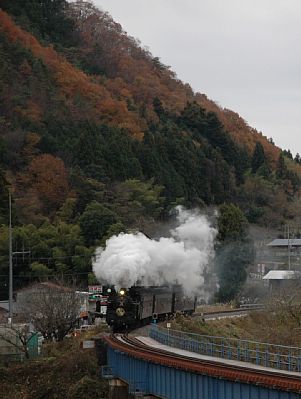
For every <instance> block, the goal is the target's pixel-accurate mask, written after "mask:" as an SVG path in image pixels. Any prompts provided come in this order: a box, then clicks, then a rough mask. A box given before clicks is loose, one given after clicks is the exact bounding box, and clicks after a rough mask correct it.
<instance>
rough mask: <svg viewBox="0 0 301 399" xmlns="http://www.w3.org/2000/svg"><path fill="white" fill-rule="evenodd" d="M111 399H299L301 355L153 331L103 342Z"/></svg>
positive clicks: (257, 345)
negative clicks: (129, 398)
mask: <svg viewBox="0 0 301 399" xmlns="http://www.w3.org/2000/svg"><path fill="white" fill-rule="evenodd" d="M103 341H104V342H105V345H106V355H107V356H106V365H105V366H103V367H102V374H103V377H105V378H108V379H110V386H111V399H123V398H128V397H131V398H138V397H139V398H142V397H143V398H150V397H152V398H153V397H156V398H165V399H297V398H299V399H300V398H301V351H300V349H299V348H289V347H284V346H276V345H270V344H264V343H259V342H253V341H242V340H235V339H226V338H222V337H209V336H202V335H197V334H189V333H184V332H180V331H174V330H170V329H165V328H162V327H159V326H156V325H153V326H151V328H150V329H149V332H148V334H147V335H146V336H145V335H144V336H142V335H140V336H136V337H134V336H127V335H116V334H115V335H111V336H106V337H104V338H103Z"/></svg>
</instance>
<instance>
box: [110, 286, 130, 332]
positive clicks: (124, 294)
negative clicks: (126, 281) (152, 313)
mask: <svg viewBox="0 0 301 399" xmlns="http://www.w3.org/2000/svg"><path fill="white" fill-rule="evenodd" d="M136 317H137V303H136V302H135V301H134V300H133V298H132V297H131V295H130V292H129V290H127V289H125V288H121V289H120V290H119V291H115V290H112V292H110V293H109V297H108V307H107V314H106V321H107V323H108V325H109V326H112V327H113V330H114V332H118V331H125V330H128V329H131V328H132V327H133V326H134V325H135V323H136Z"/></svg>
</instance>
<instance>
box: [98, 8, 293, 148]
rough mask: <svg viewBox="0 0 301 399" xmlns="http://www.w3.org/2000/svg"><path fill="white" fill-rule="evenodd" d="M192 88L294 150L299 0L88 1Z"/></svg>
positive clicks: (280, 144) (277, 142) (278, 142)
mask: <svg viewBox="0 0 301 399" xmlns="http://www.w3.org/2000/svg"><path fill="white" fill-rule="evenodd" d="M94 4H95V5H97V6H100V8H102V9H103V10H106V11H108V12H109V13H110V14H111V15H112V16H113V18H114V19H115V20H116V21H117V22H119V23H120V24H121V25H122V26H123V28H124V30H125V31H127V32H128V34H130V35H131V36H134V37H136V38H138V39H140V40H141V42H142V44H143V45H145V46H147V47H148V48H149V49H150V51H151V53H152V54H153V55H154V56H158V57H160V59H161V61H162V62H163V63H165V64H167V65H170V66H171V69H172V70H173V71H175V72H176V73H177V75H178V77H179V78H180V79H181V80H183V81H185V82H187V83H189V84H190V85H191V86H192V88H193V89H194V90H195V91H200V92H201V93H205V94H206V95H207V96H208V97H209V98H211V99H213V100H214V101H216V102H217V103H218V104H220V105H221V106H223V107H226V108H230V109H232V110H233V111H236V112H238V113H239V114H240V115H241V116H242V117H243V118H244V119H245V120H246V121H247V122H248V123H249V124H250V125H251V126H253V127H255V128H257V129H258V130H259V131H262V132H263V133H264V134H265V135H266V136H268V137H273V139H274V141H275V143H276V144H277V145H279V146H280V147H282V148H286V149H288V148H289V149H291V151H292V152H293V154H295V153H296V152H299V153H301V134H299V130H300V131H301V128H300V125H301V124H300V121H299V118H300V117H301V112H300V111H301V109H300V108H301V107H300V105H301V68H300V67H301V1H300V0H94Z"/></svg>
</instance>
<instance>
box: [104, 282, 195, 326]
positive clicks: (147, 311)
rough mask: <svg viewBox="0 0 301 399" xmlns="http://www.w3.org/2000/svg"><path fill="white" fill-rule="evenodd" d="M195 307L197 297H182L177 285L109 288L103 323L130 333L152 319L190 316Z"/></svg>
mask: <svg viewBox="0 0 301 399" xmlns="http://www.w3.org/2000/svg"><path fill="white" fill-rule="evenodd" d="M195 307H196V297H193V298H190V297H187V296H185V295H184V292H183V289H182V287H181V286H180V285H174V286H171V287H169V286H151V287H144V286H132V287H130V288H128V289H127V288H121V289H119V290H115V289H113V288H112V289H110V293H109V296H108V302H107V313H106V321H107V323H108V325H109V326H111V327H112V329H113V331H114V332H119V331H120V332H121V331H130V330H132V329H134V328H137V327H139V326H143V325H146V324H148V323H150V322H151V321H152V320H155V321H161V320H165V319H169V318H171V317H172V316H173V315H175V314H176V313H182V314H186V315H191V314H192V313H193V312H194V311H195Z"/></svg>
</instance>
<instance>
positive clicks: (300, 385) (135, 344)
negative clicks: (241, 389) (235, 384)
mask: <svg viewBox="0 0 301 399" xmlns="http://www.w3.org/2000/svg"><path fill="white" fill-rule="evenodd" d="M105 340H106V341H107V343H108V344H109V346H110V347H112V348H113V349H115V350H119V351H122V352H125V353H127V354H129V355H130V356H133V357H135V358H139V359H143V360H145V361H150V362H154V363H158V364H161V365H165V366H168V367H174V368H178V369H182V370H185V371H189V372H193V373H198V374H205V375H209V376H212V377H216V378H222V379H226V380H231V381H240V382H244V383H248V384H254V385H261V386H264V387H267V388H273V389H278V390H284V391H291V392H298V393H301V374H299V373H289V372H283V371H280V370H272V369H264V368H256V366H253V367H251V365H249V364H246V365H243V366H242V365H236V364H235V362H234V361H230V362H229V361H228V362H227V361H225V362H224V363H223V362H221V361H215V360H214V359H213V360H207V359H205V360H204V359H196V358H195V357H193V356H189V355H186V354H185V355H181V354H178V353H174V352H171V351H168V350H162V349H158V348H155V347H153V346H148V345H147V344H145V343H143V342H141V341H140V340H139V339H138V338H137V337H133V336H128V335H127V334H123V335H121V334H119V335H118V334H112V335H111V336H108V337H106V338H105Z"/></svg>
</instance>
